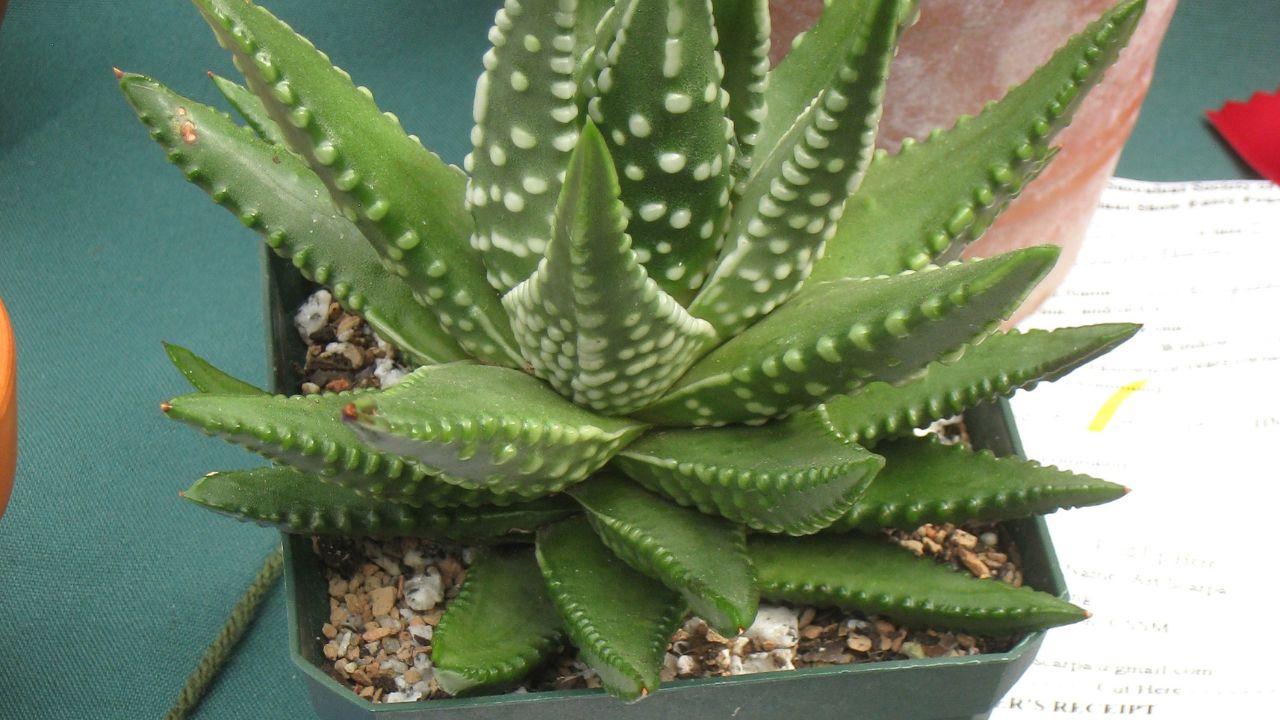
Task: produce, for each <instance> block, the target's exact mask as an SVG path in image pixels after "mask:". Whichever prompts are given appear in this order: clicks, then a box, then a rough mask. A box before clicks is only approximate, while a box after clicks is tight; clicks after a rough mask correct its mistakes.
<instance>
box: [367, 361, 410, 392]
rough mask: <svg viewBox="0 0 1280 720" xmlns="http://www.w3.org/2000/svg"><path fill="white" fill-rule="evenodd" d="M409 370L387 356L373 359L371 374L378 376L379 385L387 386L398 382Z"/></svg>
mask: <svg viewBox="0 0 1280 720" xmlns="http://www.w3.org/2000/svg"><path fill="white" fill-rule="evenodd" d="M408 374H409V372H408V371H407V370H405V369H404V368H402V367H400V366H399V365H396V364H395V363H394V362H392V361H390V360H388V359H387V358H378V359H377V360H374V361H373V376H374V377H376V378H378V383H379V386H380V387H382V388H389V387H391V386H392V385H395V384H396V383H398V382H400V381H401V380H403V379H404V378H405V376H406V375H408Z"/></svg>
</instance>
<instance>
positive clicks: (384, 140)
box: [195, 0, 520, 366]
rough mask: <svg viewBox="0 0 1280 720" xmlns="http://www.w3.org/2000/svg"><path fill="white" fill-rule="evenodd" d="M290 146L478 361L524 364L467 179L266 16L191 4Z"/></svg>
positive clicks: (233, 4)
mask: <svg viewBox="0 0 1280 720" xmlns="http://www.w3.org/2000/svg"><path fill="white" fill-rule="evenodd" d="M195 4H196V7H197V8H198V9H199V10H200V12H201V14H202V15H203V16H204V18H205V21H206V22H208V24H209V26H210V27H211V28H212V29H213V31H214V34H215V35H216V36H217V38H218V41H219V43H221V44H222V45H223V46H224V47H226V48H227V49H229V50H230V51H231V53H232V59H233V60H234V61H235V65H236V68H237V69H239V70H240V71H241V73H243V74H244V76H245V80H246V81H247V82H248V85H249V89H250V90H252V91H253V93H254V94H255V95H257V96H258V98H259V99H261V100H262V102H263V105H264V106H265V107H266V109H267V112H268V113H269V114H270V116H271V118H272V119H273V120H275V122H276V124H277V126H278V127H279V128H280V129H281V131H282V132H283V134H284V138H285V140H286V141H287V142H288V143H289V147H290V148H291V149H292V150H293V151H294V152H296V153H298V155H300V156H301V157H302V158H304V159H305V160H306V162H307V164H308V165H309V166H310V167H311V169H312V170H313V171H314V172H315V173H316V175H318V176H319V177H320V179H321V180H322V181H324V185H325V187H326V188H327V189H328V191H329V195H330V196H331V197H332V198H333V201H334V204H336V205H337V206H338V209H339V210H341V211H342V213H343V215H345V216H346V218H347V219H348V220H350V221H351V222H352V223H354V224H355V226H356V227H357V228H359V229H360V232H361V233H362V234H363V235H364V237H365V238H366V239H367V240H368V241H369V242H370V243H371V244H372V245H373V247H374V249H376V250H377V251H378V256H379V257H380V259H381V260H382V263H383V265H384V266H385V268H386V270H387V272H390V273H393V274H395V275H398V276H400V277H402V278H404V280H405V282H406V283H408V285H409V287H410V288H411V289H412V291H413V297H414V299H415V300H417V301H418V302H420V303H422V304H423V305H424V306H426V307H427V308H429V309H430V310H431V311H432V312H433V313H434V314H435V315H436V317H437V318H438V319H439V321H440V324H441V325H442V326H443V327H444V328H445V330H447V331H448V332H449V333H450V334H451V335H452V336H453V337H454V338H455V339H456V340H457V341H458V344H459V345H461V346H462V347H463V349H465V350H466V351H467V352H468V353H469V354H470V355H472V356H473V357H476V358H480V359H483V360H485V361H488V362H493V363H497V364H504V365H511V366H514V365H517V364H518V363H519V362H520V353H519V351H518V350H517V349H516V347H515V340H514V338H512V337H511V327H510V323H508V322H507V319H506V316H505V315H504V314H503V312H502V305H501V302H500V300H499V297H498V294H497V293H496V292H494V290H493V288H491V287H489V283H487V282H486V281H485V278H484V266H483V264H482V262H481V261H480V258H478V257H476V255H475V253H473V252H472V250H471V245H470V242H469V238H470V236H471V231H472V227H473V224H474V223H473V222H472V219H471V216H470V214H468V213H467V210H466V207H465V205H464V196H465V190H466V178H465V176H464V175H463V173H462V171H461V170H459V169H458V168H456V167H453V166H451V165H448V164H446V163H445V162H444V161H443V160H441V159H440V157H439V156H437V155H436V154H435V153H432V152H431V151H429V150H427V149H426V148H424V147H423V146H422V144H421V143H420V142H418V141H417V140H416V139H415V138H413V137H412V136H410V135H408V134H406V133H405V131H404V129H403V128H402V127H401V126H400V121H399V120H397V119H396V117H395V116H394V115H392V114H390V113H383V112H382V111H381V110H380V109H379V108H378V106H377V105H376V104H375V103H374V101H373V96H372V93H370V92H369V91H368V89H367V88H361V87H357V86H356V85H355V84H354V83H353V82H352V81H351V77H350V75H348V74H347V73H346V72H345V71H344V70H341V69H340V68H338V67H335V66H334V65H332V64H331V63H330V61H329V58H328V56H327V55H325V54H324V53H322V52H320V51H319V50H318V49H316V48H315V46H313V45H312V44H311V43H310V42H309V41H307V40H305V39H303V38H302V36H300V35H298V34H297V33H295V32H294V31H293V29H292V28H290V27H289V26H288V25H286V24H284V23H283V22H281V21H280V20H278V19H276V17H275V16H274V15H272V14H271V13H269V12H267V11H266V10H265V9H263V8H261V7H258V6H257V5H253V4H251V3H247V2H243V1H242V0H195Z"/></svg>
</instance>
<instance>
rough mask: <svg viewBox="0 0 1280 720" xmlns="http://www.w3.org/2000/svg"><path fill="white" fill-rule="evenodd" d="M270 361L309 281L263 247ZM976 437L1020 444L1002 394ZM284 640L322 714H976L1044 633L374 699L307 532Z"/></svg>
mask: <svg viewBox="0 0 1280 720" xmlns="http://www.w3.org/2000/svg"><path fill="white" fill-rule="evenodd" d="M264 265H265V271H266V272H265V276H266V286H265V292H266V298H265V299H266V308H267V328H268V335H269V338H268V339H269V341H270V343H271V347H270V355H269V362H270V367H271V368H272V374H273V380H274V384H275V388H274V389H275V390H276V391H280V392H291V391H292V389H293V386H294V385H295V384H296V379H295V378H294V376H293V370H292V366H293V363H292V361H291V360H290V358H298V357H302V353H303V348H302V344H301V341H300V340H298V338H297V333H296V332H295V331H294V329H293V323H292V317H293V313H294V309H295V308H297V307H298V306H299V305H300V304H301V302H302V300H303V299H304V298H305V297H306V294H307V293H308V292H310V291H311V290H312V289H313V288H312V287H311V286H309V285H308V284H307V283H306V281H304V280H303V279H302V278H301V277H299V276H298V274H297V271H296V270H294V268H293V267H292V266H291V265H290V264H289V263H287V262H285V261H283V260H280V259H279V258H277V257H275V256H274V255H272V254H271V253H270V252H265V250H264ZM965 420H966V424H967V426H968V430H969V434H970V437H971V439H972V441H973V443H974V444H975V445H976V446H979V447H982V448H986V449H989V450H991V451H992V452H994V453H996V454H997V455H1007V454H1014V453H1016V454H1021V447H1020V446H1019V443H1018V435H1017V429H1016V428H1015V426H1014V423H1013V418H1012V415H1011V413H1010V412H1009V408H1008V404H1007V403H1005V402H1003V401H1002V402H1000V403H998V404H992V405H986V406H982V407H979V408H976V409H974V410H972V411H970V412H969V413H967V414H966V416H965ZM1003 529H1004V531H1005V532H1007V533H1008V535H1009V539H1010V540H1011V541H1012V542H1013V543H1014V544H1015V545H1016V546H1017V548H1018V550H1019V553H1020V555H1021V559H1022V569H1023V574H1024V577H1025V579H1026V583H1027V584H1028V585H1030V586H1032V587H1034V588H1036V589H1039V590H1043V591H1046V592H1050V593H1053V594H1055V595H1059V596H1062V597H1065V596H1066V585H1065V583H1064V581H1063V578H1062V573H1061V572H1060V571H1059V569H1058V564H1057V558H1056V557H1055V555H1054V552H1053V546H1052V543H1051V542H1050V540H1049V534H1048V530H1047V528H1046V527H1045V524H1044V521H1043V520H1042V519H1040V518H1035V519H1031V520H1022V521H1017V522H1011V523H1005V524H1004V525H1003ZM283 542H284V549H285V591H286V598H287V603H288V611H289V650H290V655H291V656H292V658H293V661H294V662H295V663H296V664H297V665H298V667H299V668H300V669H301V670H302V672H303V674H304V677H305V679H306V682H307V686H308V690H309V692H310V695H311V699H312V702H313V704H314V705H315V710H316V713H317V715H318V716H319V717H320V718H322V719H323V720H601V718H609V719H610V720H666V719H667V718H672V717H695V718H699V720H763V719H766V718H767V719H768V720H775V719H776V718H778V717H780V716H785V717H789V718H799V719H803V720H848V719H849V718H855V717H856V718H858V720H981V719H982V718H986V717H987V716H988V714H989V713H990V711H991V709H992V708H993V707H994V706H995V704H996V703H998V702H999V701H1000V699H1001V698H1002V697H1004V695H1005V693H1006V692H1008V690H1009V689H1010V688H1011V687H1012V686H1013V684H1014V682H1016V681H1017V679H1018V678H1019V677H1020V676H1021V675H1022V673H1023V672H1025V671H1026V669H1027V668H1028V667H1029V666H1030V665H1031V661H1032V660H1033V659H1034V657H1035V654H1036V651H1037V650H1038V649H1039V648H1040V644H1041V642H1042V640H1043V633H1033V634H1031V635H1028V636H1027V637H1025V638H1023V639H1022V640H1021V641H1020V642H1019V643H1017V645H1015V646H1014V647H1013V648H1012V649H1011V650H1009V651H1008V652H1004V653H990V654H985V655H977V656H972V657H965V658H936V659H926V660H905V661H893V662H879V663H867V664H857V665H842V666H836V667H828V668H811V669H803V670H796V671H791V672H776V673H764V674H758V675H745V676H738V677H732V678H713V679H701V680H683V681H677V682H672V683H668V684H666V685H663V686H662V688H661V689H660V690H659V691H658V692H656V693H654V694H653V695H652V696H650V697H649V698H647V699H645V700H643V701H641V702H638V703H633V704H629V705H627V704H623V703H622V702H620V701H618V700H616V699H614V698H612V697H609V696H608V695H606V694H604V692H603V691H600V690H568V691H557V692H539V693H526V694H518V695H500V696H491V697H478V698H462V699H449V700H432V701H430V702H424V703H405V704H375V703H372V702H369V701H367V700H364V699H361V698H359V697H357V696H356V695H355V694H354V693H352V692H351V691H350V690H349V689H347V688H346V687H344V686H343V685H342V684H340V683H339V682H338V681H337V680H335V679H333V678H332V677H330V676H329V675H327V674H326V673H325V671H324V670H323V669H322V666H323V664H324V662H325V659H324V657H323V655H322V654H321V648H322V647H323V645H324V639H323V637H322V636H321V635H320V628H321V626H322V625H323V624H324V623H325V622H327V621H328V618H329V596H328V583H327V581H326V580H325V578H324V573H323V569H322V568H321V566H320V562H319V560H318V558H317V557H316V555H315V553H313V552H312V550H311V542H310V539H309V538H307V537H302V536H295V535H284V536H283Z"/></svg>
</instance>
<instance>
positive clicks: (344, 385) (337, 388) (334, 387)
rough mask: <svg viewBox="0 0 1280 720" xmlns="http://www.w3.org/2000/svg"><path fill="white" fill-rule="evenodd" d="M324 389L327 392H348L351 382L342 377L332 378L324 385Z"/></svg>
mask: <svg viewBox="0 0 1280 720" xmlns="http://www.w3.org/2000/svg"><path fill="white" fill-rule="evenodd" d="M324 389H325V390H328V391H329V392H342V391H343V390H350V389H351V381H350V380H348V379H346V378H342V377H339V378H334V379H332V380H330V381H329V382H327V383H325V385H324Z"/></svg>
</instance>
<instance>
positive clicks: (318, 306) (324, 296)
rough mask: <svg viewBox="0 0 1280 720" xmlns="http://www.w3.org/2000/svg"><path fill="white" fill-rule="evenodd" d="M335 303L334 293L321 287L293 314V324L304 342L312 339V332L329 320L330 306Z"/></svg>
mask: <svg viewBox="0 0 1280 720" xmlns="http://www.w3.org/2000/svg"><path fill="white" fill-rule="evenodd" d="M331 304H333V295H330V294H329V291H328V290H324V289H320V290H317V291H315V292H314V293H312V294H311V297H309V298H307V300H306V302H304V303H302V307H300V308H298V312H297V314H295V315H294V316H293V326H294V327H295V328H297V330H298V334H299V335H301V336H302V341H303V342H310V341H311V334H312V333H314V332H316V331H317V330H319V329H320V328H323V327H324V325H325V323H327V322H328V321H329V306H330V305H331Z"/></svg>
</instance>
